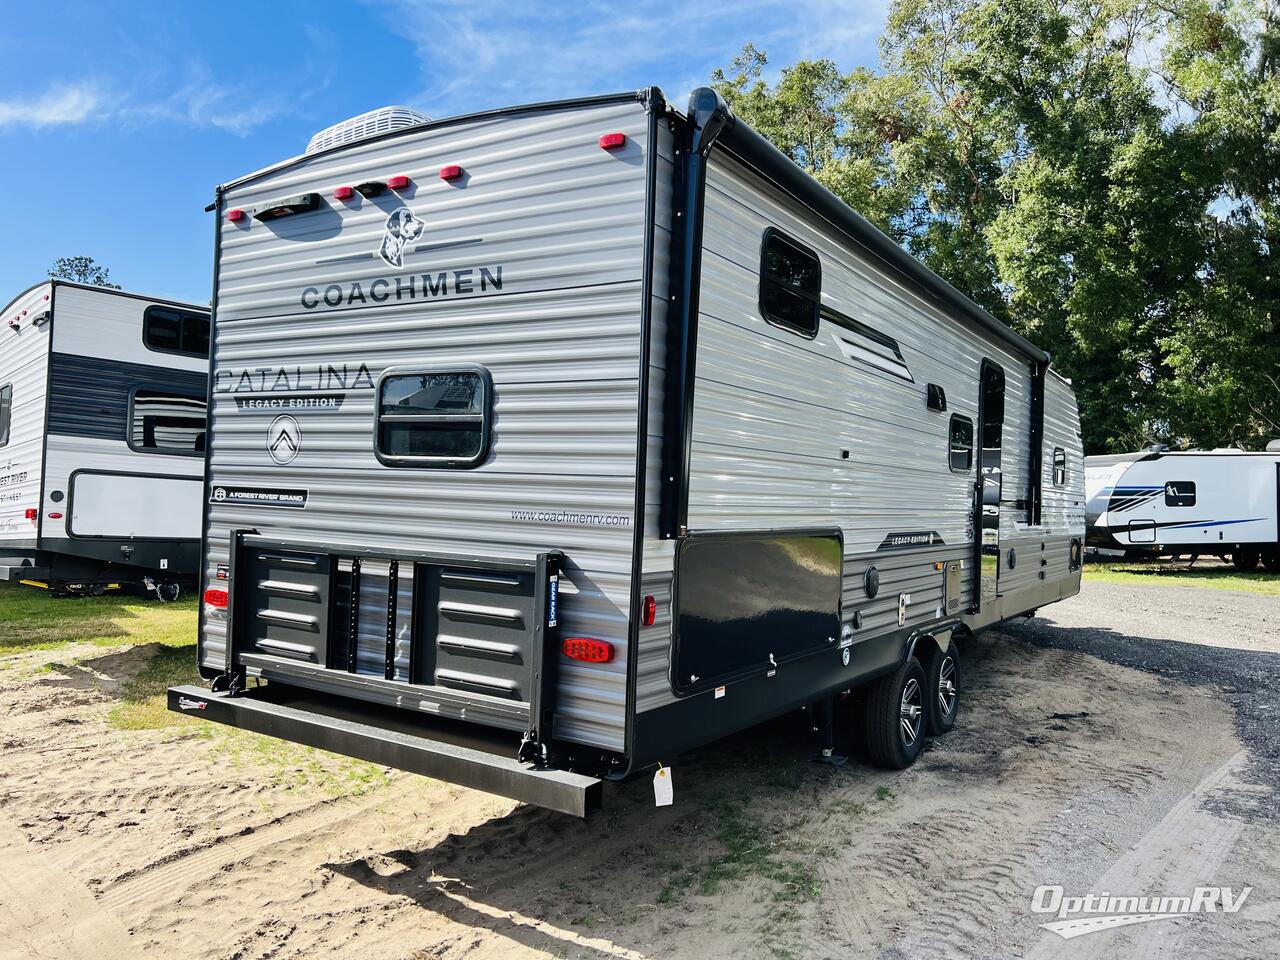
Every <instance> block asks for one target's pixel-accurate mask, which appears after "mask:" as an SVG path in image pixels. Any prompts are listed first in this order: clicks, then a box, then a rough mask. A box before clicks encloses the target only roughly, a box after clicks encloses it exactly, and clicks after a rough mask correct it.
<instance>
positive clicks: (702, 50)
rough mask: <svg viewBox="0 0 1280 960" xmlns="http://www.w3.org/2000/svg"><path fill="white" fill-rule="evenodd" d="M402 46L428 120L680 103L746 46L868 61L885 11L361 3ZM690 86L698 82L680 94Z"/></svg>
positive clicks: (418, 0)
mask: <svg viewBox="0 0 1280 960" xmlns="http://www.w3.org/2000/svg"><path fill="white" fill-rule="evenodd" d="M367 2H370V3H371V4H372V5H374V6H377V7H380V8H382V10H383V13H384V22H385V23H386V24H387V25H388V27H389V28H390V29H391V30H393V31H394V32H396V33H397V34H399V35H400V36H402V37H404V38H406V39H408V40H409V41H410V42H412V43H413V45H414V48H415V51H416V53H417V57H418V61H419V67H420V69H421V72H422V74H423V77H424V81H425V88H424V89H423V90H422V91H421V92H420V93H419V94H418V95H417V96H416V98H415V99H416V100H417V102H418V104H419V105H420V106H423V107H424V108H425V109H426V112H427V113H428V114H430V115H432V116H448V115H451V114H457V113H462V112H466V111H467V110H472V109H479V108H483V107H492V106H502V105H506V104H512V103H528V102H531V101H537V100H544V99H556V98H561V97H572V96H583V95H588V94H593V93H606V92H613V91H616V90H625V89H628V88H630V87H639V86H642V85H648V84H652V83H658V84H660V85H662V86H664V88H665V89H666V92H667V94H668V95H669V96H671V97H673V98H677V99H678V98H681V97H683V96H684V95H685V94H687V92H688V90H689V88H690V87H691V86H694V85H697V84H698V83H702V82H705V80H706V79H707V77H708V76H709V75H710V72H711V70H712V69H714V68H715V67H716V66H720V65H726V64H727V63H728V62H729V60H731V59H732V58H733V56H734V55H735V54H736V53H737V52H738V50H740V49H741V47H742V45H743V44H744V43H746V42H748V41H750V42H752V43H754V44H755V45H756V46H757V47H761V48H763V49H765V50H767V51H768V53H769V56H770V59H771V61H772V63H775V64H779V65H781V64H783V63H787V62H790V61H792V60H795V59H797V58H800V57H831V58H832V59H834V60H836V61H837V63H839V64H840V65H841V67H843V68H845V69H850V68H852V67H853V66H855V65H857V64H858V63H865V62H869V61H871V60H874V59H875V55H876V48H875V38H876V37H877V36H878V34H879V32H880V30H881V28H882V27H883V24H884V18H885V12H886V10H887V6H888V4H887V0H867V2H854V0H741V2H737V3H732V4H726V5H724V6H720V5H716V4H697V3H689V2H687V0H632V2H628V3H625V4H619V3H603V2H599V0H578V2H575V3H571V4H564V3H545V2H542V3H537V2H529V3H525V4H521V5H519V6H517V5H513V4H507V3H504V2H502V0H473V2H471V3H468V4H464V5H461V6H460V5H457V4H447V5H446V4H444V3H442V2H441V0H367ZM691 77H694V78H698V79H696V80H695V81H693V82H692V83H690V79H689V78H691Z"/></svg>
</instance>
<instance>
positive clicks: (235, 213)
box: [227, 210, 244, 223]
mask: <svg viewBox="0 0 1280 960" xmlns="http://www.w3.org/2000/svg"><path fill="white" fill-rule="evenodd" d="M227 219H228V220H230V221H231V222H232V223H239V222H240V221H241V220H243V219H244V211H243V210H228V211H227Z"/></svg>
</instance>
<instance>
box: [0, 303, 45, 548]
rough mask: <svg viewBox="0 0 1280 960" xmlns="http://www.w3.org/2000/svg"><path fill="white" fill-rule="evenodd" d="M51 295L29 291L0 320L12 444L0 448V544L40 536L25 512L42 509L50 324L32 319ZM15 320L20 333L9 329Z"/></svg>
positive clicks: (1, 382)
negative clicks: (10, 394) (10, 390)
mask: <svg viewBox="0 0 1280 960" xmlns="http://www.w3.org/2000/svg"><path fill="white" fill-rule="evenodd" d="M49 292H50V286H49V284H47V283H46V284H41V285H40V286H38V287H36V288H35V289H33V290H29V291H27V293H26V294H25V295H23V296H22V297H20V298H19V299H18V300H16V301H15V302H14V303H12V304H10V305H9V308H8V310H7V311H6V313H5V314H4V316H3V317H0V387H3V386H5V385H6V384H10V385H12V386H13V408H12V412H11V416H10V421H9V442H8V443H7V444H5V445H4V446H3V447H0V544H3V543H4V541H6V540H33V539H35V536H36V525H35V524H34V523H33V522H32V521H30V520H28V519H26V517H25V516H24V513H25V511H26V510H27V508H29V507H39V506H40V461H41V459H42V455H43V451H44V412H45V402H46V397H45V377H46V375H47V373H48V369H49V366H48V365H49V335H50V325H49V324H47V323H46V324H44V325H42V326H39V327H36V326H33V325H32V324H31V322H30V321H31V318H33V317H35V316H36V315H38V314H40V313H43V312H44V311H45V310H48V309H49ZM14 318H16V319H17V320H18V322H19V325H20V326H19V329H18V330H16V331H15V330H13V329H12V328H10V327H9V321H10V320H11V319H14ZM0 549H3V547H2V546H0Z"/></svg>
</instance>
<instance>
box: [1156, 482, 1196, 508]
mask: <svg viewBox="0 0 1280 960" xmlns="http://www.w3.org/2000/svg"><path fill="white" fill-rule="evenodd" d="M1164 505H1165V506H1166V507H1194V506H1195V505H1196V484H1195V481H1194V480H1170V481H1169V482H1168V483H1166V484H1165V485H1164Z"/></svg>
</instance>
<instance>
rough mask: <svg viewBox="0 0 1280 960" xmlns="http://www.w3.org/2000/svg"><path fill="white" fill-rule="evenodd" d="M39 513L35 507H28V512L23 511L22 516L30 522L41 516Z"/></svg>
mask: <svg viewBox="0 0 1280 960" xmlns="http://www.w3.org/2000/svg"><path fill="white" fill-rule="evenodd" d="M39 513H40V511H38V510H37V509H36V508H35V507H27V509H26V510H24V511H22V515H23V516H24V517H25V518H26V519H28V520H34V519H35V518H36V517H37V516H38V515H39Z"/></svg>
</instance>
